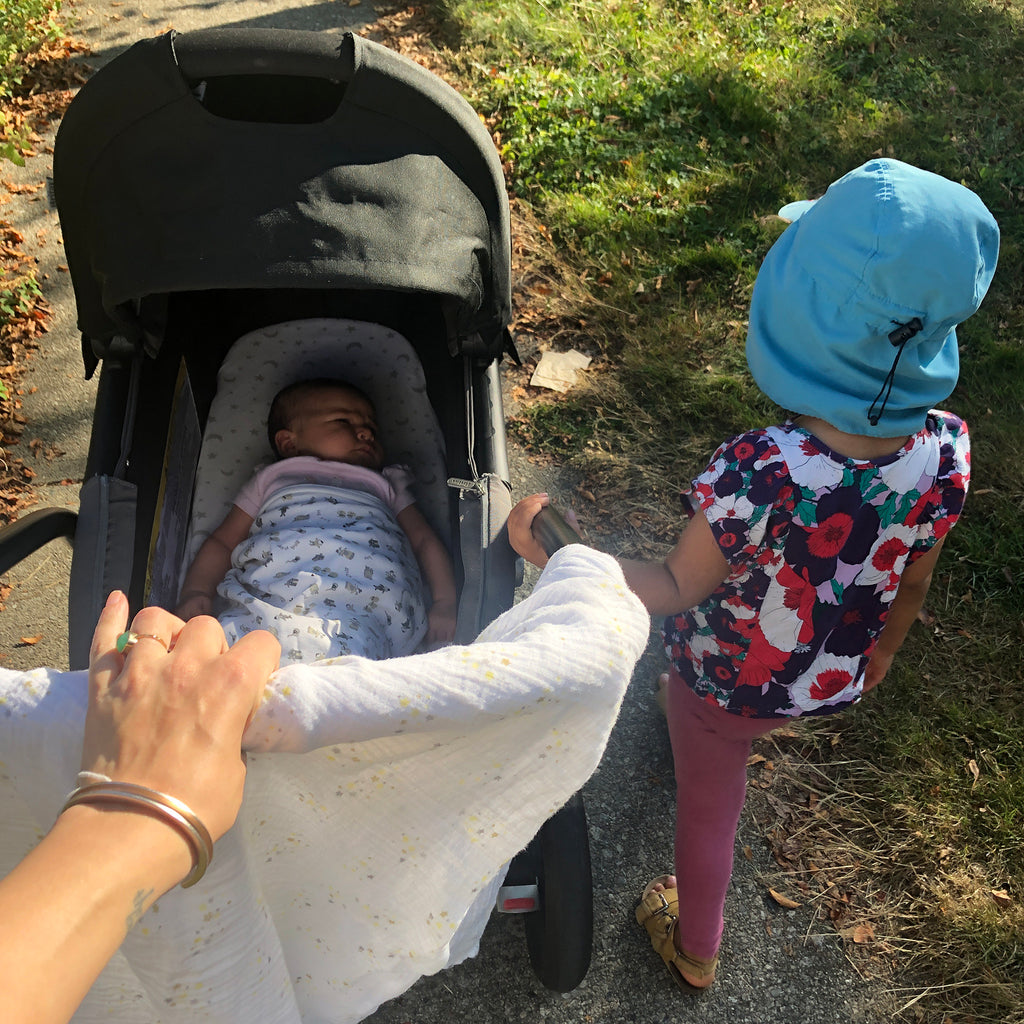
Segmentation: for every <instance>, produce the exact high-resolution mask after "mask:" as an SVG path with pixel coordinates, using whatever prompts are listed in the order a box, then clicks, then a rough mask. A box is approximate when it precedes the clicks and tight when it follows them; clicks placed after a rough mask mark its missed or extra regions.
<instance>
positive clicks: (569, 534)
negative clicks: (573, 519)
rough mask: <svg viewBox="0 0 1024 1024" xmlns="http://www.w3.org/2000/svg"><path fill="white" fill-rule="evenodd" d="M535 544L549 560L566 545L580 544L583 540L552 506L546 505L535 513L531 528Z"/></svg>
mask: <svg viewBox="0 0 1024 1024" xmlns="http://www.w3.org/2000/svg"><path fill="white" fill-rule="evenodd" d="M531 529H532V531H533V535H534V537H536V538H537V543H538V544H540V546H541V547H542V548H543V549H544V551H545V553H546V554H547V555H548V557H549V558H550V557H551V555H553V554H554V553H555V552H556V551H557V550H558V549H559V548H564V547H565V546H566V545H567V544H582V543H583V538H582V537H580V535H579V534H578V533H577V532H576V531H575V530H574V529H573V528H572V527H571V526H570V525H569V524H568V523H567V522H566V521H565V518H564V516H563V515H562V513H561V512H559V511H558V509H557V508H555V506H554V505H547V506H545V507H544V508H542V509H541V510H540V512H538V513H537V515H536V516H535V517H534V520H533V524H532V526H531Z"/></svg>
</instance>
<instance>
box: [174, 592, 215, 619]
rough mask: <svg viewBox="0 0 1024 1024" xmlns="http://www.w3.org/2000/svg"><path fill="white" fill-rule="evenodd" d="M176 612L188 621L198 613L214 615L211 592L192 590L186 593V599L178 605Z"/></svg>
mask: <svg viewBox="0 0 1024 1024" xmlns="http://www.w3.org/2000/svg"><path fill="white" fill-rule="evenodd" d="M174 614H175V615H177V616H178V618H179V619H184V620H185V621H186V622H188V620H189V619H194V618H195V617H196V616H197V615H213V598H212V597H211V596H210V595H209V594H201V593H199V591H196V590H193V591H190V592H189V593H187V594H185V595H184V600H183V601H180V602H179V604H178V607H177V608H175V609H174Z"/></svg>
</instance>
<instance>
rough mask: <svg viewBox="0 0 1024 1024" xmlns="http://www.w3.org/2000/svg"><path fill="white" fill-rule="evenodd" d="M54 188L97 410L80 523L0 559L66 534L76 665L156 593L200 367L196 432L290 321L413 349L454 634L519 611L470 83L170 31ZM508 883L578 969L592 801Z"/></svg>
mask: <svg viewBox="0 0 1024 1024" xmlns="http://www.w3.org/2000/svg"><path fill="white" fill-rule="evenodd" d="M381 120H383V121H384V123H383V124H380V123H379V122H380V121H381ZM224 135H227V136H228V137H229V139H230V144H231V147H233V149H232V151H231V152H230V153H228V154H227V155H225V154H224V153H223V152H222V149H223V147H222V146H221V144H220V143H221V138H220V137H221V136H224ZM168 139H171V140H173V145H169V144H168V141H167V140H168ZM325 140H326V141H325ZM289 147H291V148H289ZM261 155H262V159H263V161H264V162H265V163H266V164H267V166H257V165H258V164H259V161H260V158H261ZM268 156H269V158H270V159H269V160H268ZM247 170H248V171H251V172H252V174H253V176H254V177H255V178H256V179H257V180H256V181H255V183H254V184H253V187H251V188H248V189H246V188H243V187H241V186H240V184H239V183H240V182H241V181H243V180H244V175H245V173H246V171H247ZM249 184H251V183H250V182H248V181H247V182H246V185H249ZM54 186H55V196H56V202H57V207H58V211H59V213H60V218H61V226H62V230H63V235H64V241H65V247H66V250H67V256H68V264H69V269H70V271H71V275H72V280H73V283H74V287H75V296H76V304H77V309H78V318H79V327H80V328H81V331H82V353H83V360H84V364H85V369H86V376H87V377H89V376H91V375H92V374H93V373H94V371H95V370H96V368H97V367H98V366H99V365H100V364H102V369H101V373H100V380H99V386H98V391H97V401H96V412H95V417H94V422H93V429H92V436H91V440H90V447H89V455H88V462H87V469H86V476H85V482H84V485H83V489H82V496H81V508H80V512H79V515H78V516H77V518H76V517H75V516H74V514H73V513H68V512H67V511H66V510H44V511H42V512H36V513H32V514H31V515H29V516H26V517H25V518H24V519H23V520H21V521H19V522H18V523H16V524H14V525H13V526H11V527H8V528H5V529H4V530H2V531H0V572H3V571H6V570H7V569H8V568H10V566H11V565H13V564H15V563H16V562H17V561H20V560H21V559H22V558H24V557H26V556H27V555H28V554H29V553H31V552H32V551H35V550H37V549H38V548H39V547H41V546H42V545H43V544H45V543H46V542H48V541H49V540H51V539H54V538H55V537H57V536H69V537H72V536H73V538H74V542H75V550H74V558H73V562H72V570H71V581H70V597H69V661H70V665H71V667H72V668H73V669H74V668H82V667H85V666H86V665H87V664H88V650H89V642H90V639H91V636H92V630H93V627H94V624H95V622H96V618H97V616H98V613H99V610H100V608H101V607H102V603H103V601H104V599H105V597H106V595H107V594H108V593H109V592H110V591H111V590H113V589H121V590H124V591H125V592H126V593H127V594H128V597H129V602H130V604H131V606H132V608H133V609H138V608H139V607H141V606H142V605H143V604H144V603H146V601H147V597H148V594H149V589H148V588H149V574H150V568H151V565H150V563H151V555H152V551H153V548H154V545H155V542H156V539H157V535H158V533H159V530H160V523H161V511H162V504H163V495H164V488H165V486H166V467H167V464H168V460H169V453H170V449H171V446H172V444H173V443H174V438H173V436H172V434H173V429H172V427H173V422H174V415H175V403H176V398H177V395H178V393H179V391H180V387H181V384H180V381H181V375H182V372H183V370H184V372H186V373H187V377H188V380H189V382H190V385H191V392H192V396H193V398H194V404H195V410H196V415H197V417H198V420H199V424H200V428H201V427H202V425H203V424H205V421H206V416H207V414H208V412H209V409H210V404H211V402H212V398H213V393H214V389H215V386H216V371H217V368H218V366H219V365H220V363H221V361H222V360H223V357H224V354H225V353H226V351H227V349H228V348H229V347H230V346H231V344H233V342H234V341H235V340H236V339H238V338H240V337H241V336H243V335H245V334H246V333H248V332H249V331H251V330H254V329H257V328H260V327H265V326H267V325H272V324H276V323H280V322H283V321H289V320H295V319H303V318H309V319H313V318H322V317H328V318H341V319H350V320H363V321H370V322H373V323H377V324H382V325H385V326H387V327H391V328H393V329H394V330H395V331H397V332H398V333H399V334H401V335H403V336H404V337H405V338H407V339H408V340H409V341H410V342H411V343H412V345H413V347H414V348H415V350H416V352H417V355H418V356H419V358H420V362H421V364H422V367H423V371H424V374H425V377H426V383H427V392H428V395H429V398H430V401H431V404H432V406H433V408H434V410H435V412H436V414H437V416H438V420H439V423H440V426H441V430H442V433H443V436H444V438H445V442H446V446H447V452H448V466H447V470H448V476H449V478H450V479H449V483H450V484H451V485H452V486H451V491H450V500H449V521H450V524H451V536H452V538H453V539H454V540H453V551H452V555H453V561H454V563H455V567H456V577H457V582H458V587H459V592H460V604H459V627H458V630H459V632H458V634H457V640H459V641H461V642H468V641H469V640H471V639H472V638H473V637H475V636H476V634H477V633H478V632H479V630H480V628H482V626H483V625H485V624H486V623H487V622H489V621H490V620H491V619H493V618H494V617H495V616H496V615H498V614H499V613H500V612H501V611H503V610H504V609H505V608H507V607H509V606H510V605H511V603H512V599H513V592H514V589H515V586H516V582H517V579H518V577H519V572H520V566H519V565H518V563H517V560H516V558H515V555H514V553H513V552H512V550H511V548H510V546H509V544H508V540H507V534H506V533H505V520H506V518H507V514H508V511H509V508H510V506H511V500H510V491H511V487H510V484H509V473H508V465H507V456H506V449H505V438H504V420H503V413H502V401H501V390H500V383H499V377H498V364H499V362H500V360H501V358H502V357H503V355H504V354H506V353H508V354H510V355H511V356H512V357H513V358H516V359H517V357H516V355H515V349H514V346H513V344H512V341H511V334H510V332H509V327H508V325H509V323H510V321H511V282H510V261H511V242H510V223H509V212H508V204H507V197H506V194H505V189H504V181H503V177H502V172H501V166H500V161H499V160H498V158H497V154H496V152H495V150H494V147H493V143H492V141H491V139H490V136H489V135H488V133H487V131H486V129H485V128H484V127H483V125H482V124H481V122H480V120H479V118H478V117H477V115H476V114H475V112H474V111H473V110H472V108H470V107H469V105H468V104H466V103H465V101H464V100H462V99H461V97H459V96H458V94H457V93H455V91H454V90H453V89H451V88H450V87H449V86H447V85H446V84H445V83H444V82H442V81H441V80H440V79H438V78H436V77H435V76H433V75H432V74H430V72H428V71H426V70H425V69H423V68H421V67H420V66H419V65H416V64H414V63H413V62H411V61H409V60H407V59H406V58H403V57H400V56H399V55H397V54H394V53H392V52H391V51H389V50H387V49H386V48H384V47H382V46H379V45H378V44H374V43H370V42H368V41H366V40H363V39H361V38H359V37H358V36H354V35H351V34H346V35H344V36H337V35H329V34H324V33H313V32H290V31H283V30H268V29H256V30H253V29H250V30H214V31H204V32H197V33H191V34H189V35H178V34H175V33H173V32H170V33H168V34H166V35H164V36H161V37H157V38H155V39H152V40H146V41H144V42H140V43H137V44H136V45H135V46H133V47H132V48H131V49H130V50H128V51H127V52H126V53H124V54H123V55H121V56H120V57H118V58H116V59H115V60H114V61H112V62H111V63H110V64H108V65H107V66H106V67H105V68H103V69H102V70H101V71H99V72H98V73H97V74H96V75H95V76H94V77H93V78H92V79H91V80H90V81H89V82H88V83H87V84H86V86H84V87H83V89H82V90H81V92H80V93H79V95H78V97H77V98H76V99H75V101H74V102H73V103H72V105H71V107H70V108H69V110H68V112H67V114H66V116H65V119H64V121H63V123H62V125H61V128H60V131H59V133H58V137H57V144H56V146H55V153H54ZM396 225H397V228H396ZM517 361H518V360H517ZM263 413H264V411H263V410H260V413H259V414H260V415H263ZM546 878H547V879H548V880H549V881H550V885H548V884H547V883H546V882H545V879H546ZM508 884H511V885H516V886H523V885H525V886H528V887H534V888H535V890H536V891H537V892H538V893H539V895H540V907H539V908H537V907H536V904H534V907H535V909H533V911H532V912H531V913H529V914H528V915H527V938H528V944H529V947H530V955H531V961H532V962H533V965H534V969H535V970H536V972H537V974H538V976H539V977H540V979H541V981H542V982H543V983H544V984H545V985H547V986H548V987H551V988H554V989H557V990H559V991H569V990H571V989H572V988H574V987H576V985H578V984H579V982H580V981H581V980H582V978H583V977H584V975H585V974H586V971H587V969H588V967H589V961H590V947H591V937H592V920H593V919H592V900H591V879H590V860H589V847H588V845H587V836H586V821H585V815H584V812H583V808H582V802H581V801H580V800H579V798H578V797H577V798H574V800H573V801H571V802H570V804H569V805H567V806H566V808H563V810H562V811H561V812H559V814H558V815H556V816H555V818H553V819H551V821H549V822H547V823H546V824H545V825H544V826H543V828H542V830H541V832H540V833H538V836H537V838H536V839H535V840H534V841H533V843H531V844H530V846H529V847H528V848H527V850H526V851H524V853H523V854H521V855H520V857H517V858H516V859H515V860H514V861H513V864H512V866H511V868H510V873H509V883H508ZM545 890H547V891H545Z"/></svg>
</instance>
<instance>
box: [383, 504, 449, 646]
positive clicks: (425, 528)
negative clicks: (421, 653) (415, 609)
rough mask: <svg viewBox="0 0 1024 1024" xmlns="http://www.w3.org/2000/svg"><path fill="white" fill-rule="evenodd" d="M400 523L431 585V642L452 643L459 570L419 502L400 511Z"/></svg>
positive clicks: (428, 634) (429, 633)
mask: <svg viewBox="0 0 1024 1024" xmlns="http://www.w3.org/2000/svg"><path fill="white" fill-rule="evenodd" d="M398 525H399V526H401V528H402V529H403V530H404V531H405V534H406V536H407V537H408V538H409V543H410V544H411V545H412V550H413V552H414V553H415V555H416V561H417V562H419V565H420V572H422V573H423V576H424V578H425V579H426V581H427V586H428V587H430V598H431V605H430V611H429V613H428V616H427V619H428V622H429V626H428V630H427V642H428V643H431V644H435V643H449V642H451V641H452V640H453V639H454V638H455V616H456V612H457V607H456V600H455V573H454V571H453V569H452V560H451V558H450V557H449V555H448V549H447V548H446V547H445V546H444V545H443V544H442V543H441V539H440V537H438V535H437V534H436V533H434V531H433V530H432V529H431V528H430V524H429V523H428V522H427V521H426V519H424V518H423V513H422V512H420V510H419V509H418V508H417V507H416V506H415V505H406V507H405V508H403V509H402V511H401V512H399V513H398Z"/></svg>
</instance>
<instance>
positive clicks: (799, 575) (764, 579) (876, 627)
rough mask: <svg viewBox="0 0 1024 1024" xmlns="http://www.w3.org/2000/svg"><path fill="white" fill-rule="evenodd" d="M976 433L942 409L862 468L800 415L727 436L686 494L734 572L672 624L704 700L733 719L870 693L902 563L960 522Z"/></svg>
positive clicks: (827, 706)
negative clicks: (873, 661)
mask: <svg viewBox="0 0 1024 1024" xmlns="http://www.w3.org/2000/svg"><path fill="white" fill-rule="evenodd" d="M970 461H971V457H970V441H969V438H968V434H967V425H966V424H965V423H964V422H963V421H962V420H961V419H959V418H958V417H956V416H953V415H952V414H950V413H948V412H938V411H933V412H932V413H930V414H929V416H928V419H927V422H926V425H925V427H924V429H923V430H921V431H920V432H919V433H917V434H915V435H914V436H913V437H911V438H909V439H908V441H907V443H906V445H904V447H903V448H901V449H900V450H899V451H898V452H896V453H894V454H893V455H889V456H885V457H884V458H881V459H874V460H871V461H866V462H862V461H857V460H854V459H850V458H847V457H846V456H843V455H840V454H838V453H836V452H833V451H832V450H831V449H830V448H828V447H827V446H826V445H825V444H824V443H823V442H822V441H820V440H819V439H818V438H816V437H814V436H813V435H812V434H810V433H808V432H807V431H806V430H804V429H803V428H801V427H799V426H797V425H796V424H795V423H793V422H792V421H787V422H786V423H784V424H782V425H779V426H773V427H768V428H765V429H760V430H752V431H750V432H748V433H746V434H742V435H740V436H739V437H735V438H732V439H731V440H729V441H726V442H725V444H723V445H722V446H721V447H720V448H719V449H718V451H717V452H716V453H715V455H714V457H713V458H712V460H711V463H710V465H709V466H708V468H707V469H706V470H705V471H704V472H703V473H702V474H701V475H700V476H699V477H698V478H697V479H696V480H695V481H694V483H693V488H692V490H691V491H689V492H687V493H686V494H685V495H684V498H686V499H688V500H689V502H690V514H691V515H692V514H693V513H694V511H695V510H696V509H701V510H702V511H703V512H704V515H705V516H706V517H707V520H708V522H709V523H710V524H711V530H712V533H713V534H714V537H715V540H716V541H717V542H718V545H719V548H720V549H721V551H722V553H723V554H724V555H725V558H726V560H727V561H728V563H729V566H730V572H729V575H728V576H727V577H726V579H725V580H724V581H723V582H722V583H721V584H720V585H719V587H718V588H717V589H716V590H715V592H714V593H713V594H712V595H711V596H710V597H708V598H707V599H706V600H705V601H704V602H703V603H702V604H700V605H698V606H697V607H696V608H691V609H690V610H688V611H686V612H684V613H682V614H680V615H675V616H672V617H670V618H668V619H666V621H665V624H664V627H663V629H662V637H663V639H664V642H665V650H666V653H667V654H668V656H669V657H670V658H671V659H672V663H673V665H674V666H675V668H676V671H677V672H678V673H679V674H680V676H681V677H682V678H683V680H684V681H685V682H686V683H687V685H689V686H690V687H691V688H692V689H693V690H694V691H695V692H696V693H697V694H698V696H701V697H703V698H704V699H705V700H708V701H712V702H715V703H717V704H718V705H720V706H721V707H723V708H725V709H726V710H727V711H730V712H733V713H735V714H739V715H744V716H747V717H752V718H783V717H789V716H797V715H820V714H830V713H832V712H834V711H837V710H839V709H840V708H843V707H846V706H847V705H849V704H853V703H855V702H856V701H858V700H859V699H860V696H861V692H862V685H863V676H864V669H865V667H866V665H867V662H868V659H869V657H870V655H871V652H872V651H873V650H874V646H875V643H876V642H877V639H878V635H879V633H880V632H881V630H882V626H883V625H884V624H885V618H886V614H887V612H888V609H889V605H890V603H891V602H892V600H893V598H894V597H895V596H896V589H897V587H898V586H899V582H900V574H901V573H902V572H903V569H904V568H905V567H906V566H907V565H909V564H910V563H912V562H914V561H915V560H916V559H917V558H919V557H920V556H921V555H923V554H924V553H925V552H926V551H928V549H929V548H931V547H932V545H933V544H935V542H936V541H937V540H938V539H939V538H941V537H944V536H945V535H946V533H948V531H949V530H950V528H951V527H952V526H953V524H954V523H955V522H956V520H957V519H958V518H959V515H960V511H961V509H962V507H963V502H964V497H965V496H966V494H967V486H968V480H969V477H970Z"/></svg>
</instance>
